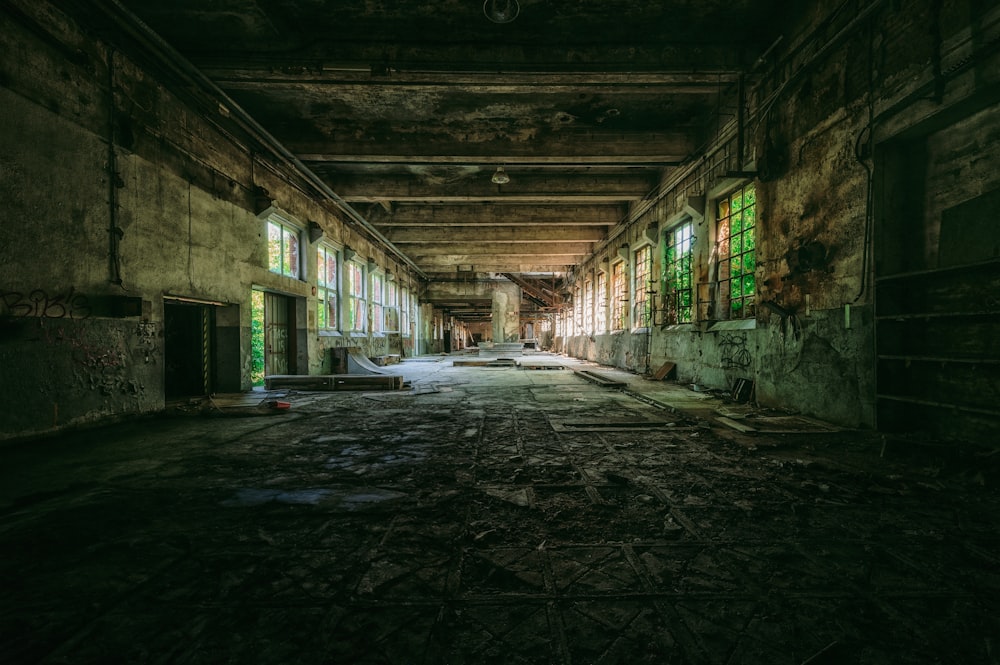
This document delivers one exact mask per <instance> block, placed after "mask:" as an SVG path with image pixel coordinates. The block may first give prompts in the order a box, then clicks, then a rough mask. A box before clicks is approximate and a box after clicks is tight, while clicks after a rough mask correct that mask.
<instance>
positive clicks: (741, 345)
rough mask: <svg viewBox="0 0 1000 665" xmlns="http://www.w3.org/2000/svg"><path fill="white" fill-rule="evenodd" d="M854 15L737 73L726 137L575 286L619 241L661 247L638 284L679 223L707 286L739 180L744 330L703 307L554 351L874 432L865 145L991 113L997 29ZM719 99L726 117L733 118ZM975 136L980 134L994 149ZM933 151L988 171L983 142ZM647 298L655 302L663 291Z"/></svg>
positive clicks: (819, 19) (959, 141)
mask: <svg viewBox="0 0 1000 665" xmlns="http://www.w3.org/2000/svg"><path fill="white" fill-rule="evenodd" d="M864 4H866V5H870V6H871V7H872V8H873V9H872V11H871V13H866V12H865V11H864V10H863V9H859V11H858V12H846V13H840V14H838V15H836V16H835V18H834V19H833V20H832V22H831V21H827V20H826V18H827V15H826V12H828V11H829V8H826V6H825V5H824V6H822V7H817V8H816V11H814V12H812V13H811V14H810V15H809V16H807V17H805V18H804V19H803V21H804V23H803V25H801V26H799V31H798V32H797V34H795V35H789V37H788V38H786V39H785V40H783V42H782V44H780V45H779V47H778V48H776V49H775V51H774V52H773V54H772V55H771V56H770V58H769V59H768V60H767V61H765V62H762V63H758V65H757V67H756V68H755V70H754V71H752V72H751V73H750V74H748V75H747V79H746V89H747V95H746V105H745V112H746V113H745V124H744V125H743V127H742V131H740V130H739V129H738V128H737V126H736V124H735V123H731V124H730V125H729V126H728V128H723V130H722V131H721V133H720V135H719V137H718V138H717V140H716V141H715V142H714V144H713V145H711V146H710V147H709V149H708V150H707V151H706V153H705V155H704V156H703V157H702V159H701V160H700V161H698V162H697V163H693V164H690V165H689V166H687V167H686V168H682V169H678V171H677V172H676V173H674V174H672V175H670V176H668V178H667V179H666V180H665V181H664V183H663V185H662V187H661V189H660V195H659V196H658V197H657V198H656V200H655V201H654V202H652V203H643V204H641V205H640V206H635V207H634V208H633V210H632V211H631V214H630V223H629V225H628V226H627V227H626V228H625V229H624V230H621V231H620V232H619V233H618V235H616V236H614V237H612V238H611V239H610V240H609V241H608V242H607V243H606V244H605V246H604V247H602V248H601V249H599V251H598V252H597V254H596V255H595V257H594V259H593V260H592V261H591V262H590V263H588V264H586V265H584V266H581V267H580V269H579V270H578V273H577V275H578V278H579V276H582V275H587V274H593V272H594V271H597V270H607V269H608V265H609V264H610V263H612V262H613V261H614V260H615V256H616V254H617V252H618V247H619V246H620V245H621V244H622V243H628V244H629V245H630V246H632V247H633V248H634V247H635V246H636V244H637V243H641V242H644V240H645V239H647V238H648V237H649V235H650V234H653V236H654V237H655V236H656V235H657V234H659V237H658V244H657V247H656V251H655V252H654V268H653V272H654V274H655V275H657V276H659V275H660V274H661V270H662V260H663V258H662V257H663V244H662V239H663V236H662V234H663V232H664V231H666V230H668V229H669V228H670V227H671V226H672V225H674V224H675V223H677V222H679V221H686V220H687V219H693V220H694V221H695V222H696V226H695V231H694V234H695V236H696V242H695V252H694V254H695V259H694V262H695V267H694V272H695V281H696V282H702V283H711V282H713V281H714V280H715V278H716V275H715V273H714V270H715V262H714V260H713V258H712V253H713V251H714V238H715V228H714V224H713V221H714V220H713V214H712V210H713V202H714V200H715V196H716V195H717V194H718V193H720V192H722V191H724V190H725V189H726V188H727V187H728V186H731V185H733V184H735V183H740V182H747V181H750V180H752V181H753V182H755V183H756V189H757V200H758V210H757V219H758V223H757V229H758V231H757V250H756V251H757V268H756V272H755V276H756V283H757V294H756V303H757V313H756V316H755V317H754V318H752V319H749V320H746V321H738V322H737V321H719V320H717V319H718V318H723V317H720V316H719V313H718V309H717V308H716V310H715V311H714V312H711V311H700V312H696V316H695V321H694V322H693V323H691V324H682V325H668V324H669V323H670V321H669V320H668V319H667V318H666V316H665V314H664V312H662V311H661V312H660V313H659V314H658V315H657V316H655V317H654V319H655V322H654V323H655V325H653V326H651V327H650V329H649V331H648V332H647V331H642V330H639V331H624V332H618V333H605V334H596V335H582V334H575V335H574V336H570V337H569V338H566V339H563V340H557V346H559V347H560V348H561V349H562V350H564V351H565V352H566V353H569V354H571V355H573V356H577V357H581V358H586V359H589V360H594V361H597V362H601V363H605V364H608V365H613V366H617V367H621V368H625V369H629V370H633V371H637V372H646V371H650V370H654V371H655V369H656V368H658V367H659V366H660V364H661V363H663V362H665V361H671V362H675V363H677V367H678V378H679V380H680V381H681V382H685V383H699V384H702V385H705V386H708V387H712V388H717V389H723V390H729V389H731V388H732V386H733V383H734V381H735V379H737V378H748V379H752V380H753V381H754V382H755V387H756V399H757V400H758V401H759V402H760V403H761V404H762V405H770V406H779V407H784V408H789V409H793V410H797V411H800V412H803V413H805V414H810V415H813V416H816V417H820V418H823V419H826V420H829V421H832V422H835V423H838V424H841V425H846V426H852V427H853V426H871V425H873V424H874V404H875V399H876V398H875V393H876V390H875V384H876V376H875V373H876V369H875V352H874V334H875V333H874V331H875V325H874V310H873V296H872V288H871V284H872V280H873V276H872V262H871V261H869V260H868V259H867V258H866V257H870V256H871V252H872V244H871V241H870V239H871V238H873V237H874V236H875V233H874V228H873V227H874V224H875V221H874V216H875V215H876V210H875V209H874V206H873V204H872V202H871V201H870V199H869V189H870V187H871V186H872V183H873V181H875V180H877V179H878V178H879V177H881V174H880V173H879V172H877V171H876V170H875V166H876V165H875V161H874V159H873V155H874V154H875V152H876V150H877V146H878V145H879V144H880V143H882V142H888V141H893V140H896V137H899V136H905V135H906V133H907V132H911V131H914V128H916V127H919V126H921V125H922V124H928V123H932V122H933V123H936V124H941V123H944V122H948V121H949V120H948V118H949V116H954V117H955V118H962V117H965V116H968V115H970V114H973V113H975V111H976V110H977V109H978V108H982V107H990V106H993V107H995V105H996V104H997V101H998V99H1000V94H998V89H997V85H998V81H1000V64H998V58H997V53H996V49H995V48H991V47H990V44H994V45H995V43H996V41H997V38H998V32H1000V16H998V10H997V8H996V7H994V8H992V9H991V10H990V11H984V10H983V8H982V7H981V6H980V3H976V2H955V3H932V2H923V1H916V0H914V1H911V2H902V3H886V2H883V3H864ZM929 35H938V36H939V37H940V39H939V41H937V42H936V41H935V40H934V39H931V38H930V37H929ZM735 93H736V90H735V89H734V90H731V91H730V98H729V100H728V102H727V109H728V110H731V111H732V112H733V113H732V114H731V115H730V116H729V117H733V116H735V115H736V112H735V111H736V108H737V106H738V102H737V100H736V98H735ZM986 117H992V116H986ZM939 118H944V120H940V121H939V120H935V119H939ZM980 122H981V121H980ZM981 124H985V123H982V122H981ZM982 129H983V131H979V132H978V133H979V135H980V136H992V134H991V133H990V132H987V131H985V127H984V128H982ZM973 133H975V132H973ZM949 136H954V137H955V138H954V139H953V140H952V141H951V143H950V145H948V146H947V148H944V149H942V148H941V147H940V146H937V149H938V150H939V151H943V152H946V153H949V152H950V155H951V156H950V158H951V159H953V160H954V161H956V162H972V163H979V162H982V161H983V160H987V163H993V164H994V169H995V168H996V167H997V160H996V156H995V154H991V153H990V145H991V144H990V143H989V141H988V140H984V141H979V142H975V141H969V140H967V137H969V136H971V134H970V133H969V132H964V133H960V134H955V133H951V134H949ZM962 137H966V138H962ZM939 140H944V141H946V142H948V141H949V139H948V138H947V137H939ZM741 146H742V147H743V154H742V158H741V155H740V147H741ZM993 152H994V153H995V151H993ZM990 160H992V161H990ZM917 168H920V167H919V166H917ZM739 172H749V173H750V174H751V175H748V176H745V177H740V175H739ZM981 185H982V182H981V179H980V182H976V183H971V184H970V183H965V184H953V185H949V186H948V189H949V190H954V189H956V188H958V189H963V188H964V189H967V190H970V191H971V193H970V194H969V195H970V196H972V195H975V194H977V193H979V192H980V191H981V190H982V187H981ZM692 199H693V200H694V201H696V202H698V201H700V202H701V204H702V205H704V207H705V210H706V211H707V214H706V215H705V218H704V219H699V218H697V215H695V217H690V216H688V217H685V210H688V211H690V207H689V206H687V207H686V205H685V204H690V202H691V201H692ZM955 200H956V199H955V197H949V201H952V202H954V201H955ZM957 200H959V201H960V200H964V199H962V197H960V196H959V197H958V198H957ZM888 242H890V243H891V242H892V241H891V239H890V240H888ZM657 288H658V290H659V293H658V294H657V295H656V298H657V299H658V302H661V303H662V301H660V300H659V299H660V298H661V297H662V294H663V289H664V287H663V283H662V282H660V283H659V285H658V286H657ZM560 343H561V346H560Z"/></svg>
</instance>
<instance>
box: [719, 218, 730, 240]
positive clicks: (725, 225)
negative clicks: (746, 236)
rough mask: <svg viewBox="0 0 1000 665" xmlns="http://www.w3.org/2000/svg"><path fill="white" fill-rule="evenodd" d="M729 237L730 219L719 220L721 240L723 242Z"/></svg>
mask: <svg viewBox="0 0 1000 665" xmlns="http://www.w3.org/2000/svg"><path fill="white" fill-rule="evenodd" d="M727 238H729V219H728V218H726V219H720V220H719V242H722V241H724V240H726V239H727Z"/></svg>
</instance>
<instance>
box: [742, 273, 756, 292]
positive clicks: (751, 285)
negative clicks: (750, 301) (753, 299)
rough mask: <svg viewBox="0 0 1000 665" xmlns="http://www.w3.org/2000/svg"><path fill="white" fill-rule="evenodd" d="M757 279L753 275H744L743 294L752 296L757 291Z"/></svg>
mask: <svg viewBox="0 0 1000 665" xmlns="http://www.w3.org/2000/svg"><path fill="white" fill-rule="evenodd" d="M755 287H756V280H755V278H754V276H753V275H744V276H743V295H746V296H752V295H753V294H754V292H755V291H756V289H755Z"/></svg>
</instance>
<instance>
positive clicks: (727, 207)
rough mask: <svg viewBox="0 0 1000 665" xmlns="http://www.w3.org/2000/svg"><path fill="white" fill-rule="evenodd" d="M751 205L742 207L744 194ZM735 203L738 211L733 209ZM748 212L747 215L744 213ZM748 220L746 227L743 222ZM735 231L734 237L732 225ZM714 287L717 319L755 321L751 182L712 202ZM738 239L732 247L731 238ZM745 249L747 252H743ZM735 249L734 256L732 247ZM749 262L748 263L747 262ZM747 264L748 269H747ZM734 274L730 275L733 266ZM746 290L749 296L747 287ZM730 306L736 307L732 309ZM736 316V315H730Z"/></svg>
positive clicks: (754, 231) (754, 210) (754, 216)
mask: <svg viewBox="0 0 1000 665" xmlns="http://www.w3.org/2000/svg"><path fill="white" fill-rule="evenodd" d="M748 192H749V193H750V196H751V202H750V203H749V204H747V203H746V200H747V193H748ZM737 198H738V199H739V204H738V205H739V208H738V209H736V207H737ZM748 211H749V212H750V214H749V215H747V212H748ZM748 217H749V224H747V218H748ZM737 222H738V224H739V230H738V231H736V232H735V233H734V232H733V228H734V225H735V223H737ZM715 224H716V228H715V239H716V257H717V258H716V280H715V281H716V285H717V289H718V303H719V310H720V312H719V314H720V316H719V318H720V319H726V320H734V321H738V320H745V319H755V318H756V315H757V312H756V307H757V302H756V299H757V288H756V286H757V285H756V267H757V242H756V235H757V194H756V185H755V183H754V182H752V181H750V182H745V183H743V184H741V185H738V186H736V187H733V188H730V189H729V190H728V191H727V192H726V193H725V194H723V195H721V196H718V197H716V199H715ZM737 237H738V238H739V242H738V243H734V241H733V239H734V238H737ZM748 245H749V249H748V248H747V247H748ZM734 246H738V248H739V249H738V250H737V252H736V254H734V253H733V247H734ZM748 258H749V260H748ZM748 264H749V268H748V267H747V266H748ZM734 265H735V266H736V269H737V271H738V272H736V274H735V275H734V274H733V266H734ZM737 280H738V283H739V286H738V289H736V290H737V291H738V295H736V296H735V297H734V296H733V291H734V288H733V284H734V283H735V282H736V281H737ZM748 286H749V293H748V292H747V287H748ZM734 303H739V304H738V305H735V306H734ZM734 312H737V313H734Z"/></svg>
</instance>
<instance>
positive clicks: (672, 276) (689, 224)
mask: <svg viewBox="0 0 1000 665" xmlns="http://www.w3.org/2000/svg"><path fill="white" fill-rule="evenodd" d="M694 243H695V236H694V220H692V219H691V218H690V217H687V218H686V219H684V220H683V221H681V222H680V223H678V224H675V225H673V226H672V227H670V228H669V229H667V230H666V231H665V232H664V234H663V294H664V306H665V308H666V312H665V320H664V323H666V324H668V325H679V324H682V323H693V322H694V312H695V302H694V294H695V289H694ZM678 248H680V249H679V250H678ZM678 252H679V253H678ZM685 296H686V297H685ZM685 300H686V303H685Z"/></svg>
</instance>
